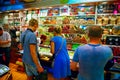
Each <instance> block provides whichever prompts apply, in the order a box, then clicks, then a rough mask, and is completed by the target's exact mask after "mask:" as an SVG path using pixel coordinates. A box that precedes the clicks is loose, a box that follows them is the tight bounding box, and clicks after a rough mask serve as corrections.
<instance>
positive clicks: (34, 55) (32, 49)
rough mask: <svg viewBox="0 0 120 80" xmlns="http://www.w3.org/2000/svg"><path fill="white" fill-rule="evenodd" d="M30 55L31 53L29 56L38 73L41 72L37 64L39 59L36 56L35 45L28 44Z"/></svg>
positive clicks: (41, 69)
mask: <svg viewBox="0 0 120 80" xmlns="http://www.w3.org/2000/svg"><path fill="white" fill-rule="evenodd" d="M30 53H31V56H32V59H33V61H34V63H35V64H36V67H37V70H38V72H43V68H42V67H41V65H40V64H39V59H38V57H37V55H36V45H34V44H30Z"/></svg>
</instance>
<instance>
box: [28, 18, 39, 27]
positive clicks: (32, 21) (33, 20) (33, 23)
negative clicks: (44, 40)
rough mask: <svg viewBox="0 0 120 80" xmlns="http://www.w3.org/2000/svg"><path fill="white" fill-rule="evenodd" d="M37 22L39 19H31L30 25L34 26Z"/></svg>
mask: <svg viewBox="0 0 120 80" xmlns="http://www.w3.org/2000/svg"><path fill="white" fill-rule="evenodd" d="M36 24H38V21H37V20H36V19H33V18H32V19H31V20H30V21H29V26H34V25H36Z"/></svg>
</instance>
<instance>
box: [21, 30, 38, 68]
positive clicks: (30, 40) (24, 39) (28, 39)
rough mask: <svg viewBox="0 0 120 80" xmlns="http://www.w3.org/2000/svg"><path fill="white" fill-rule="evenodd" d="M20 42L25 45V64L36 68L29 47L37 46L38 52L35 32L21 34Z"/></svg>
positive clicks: (27, 31) (28, 31)
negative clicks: (31, 45)
mask: <svg viewBox="0 0 120 80" xmlns="http://www.w3.org/2000/svg"><path fill="white" fill-rule="evenodd" d="M20 41H21V43H22V44H23V57H22V60H23V62H24V63H26V64H29V65H31V66H33V67H36V66H35V64H34V62H33V59H32V56H31V54H30V47H29V46H30V44H34V45H36V51H37V38H36V36H35V34H34V32H32V30H29V29H27V30H26V31H25V32H23V33H22V34H21V38H20ZM37 52H38V51H37ZM36 54H37V53H36Z"/></svg>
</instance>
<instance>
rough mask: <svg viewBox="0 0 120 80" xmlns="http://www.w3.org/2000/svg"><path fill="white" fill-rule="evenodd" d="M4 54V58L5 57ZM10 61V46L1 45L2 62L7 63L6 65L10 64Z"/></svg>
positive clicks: (0, 56) (0, 61)
mask: <svg viewBox="0 0 120 80" xmlns="http://www.w3.org/2000/svg"><path fill="white" fill-rule="evenodd" d="M3 56H4V58H5V59H4V58H3ZM9 62H10V47H5V48H3V47H0V63H1V64H5V65H6V66H8V65H9Z"/></svg>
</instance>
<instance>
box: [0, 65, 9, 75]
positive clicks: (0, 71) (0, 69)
mask: <svg viewBox="0 0 120 80" xmlns="http://www.w3.org/2000/svg"><path fill="white" fill-rule="evenodd" d="M9 70H10V69H9V67H7V66H6V65H3V64H0V76H2V75H4V74H5V73H7V72H9Z"/></svg>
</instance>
